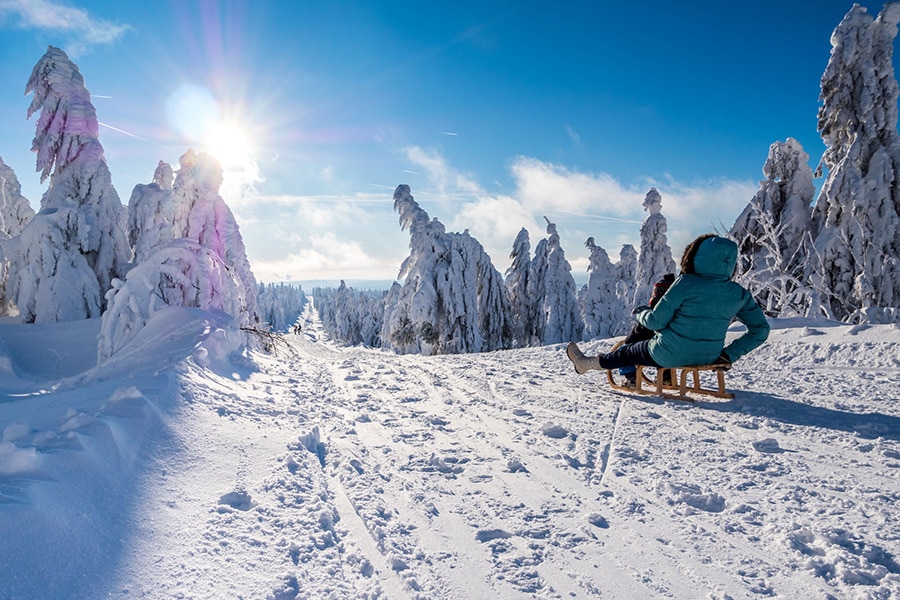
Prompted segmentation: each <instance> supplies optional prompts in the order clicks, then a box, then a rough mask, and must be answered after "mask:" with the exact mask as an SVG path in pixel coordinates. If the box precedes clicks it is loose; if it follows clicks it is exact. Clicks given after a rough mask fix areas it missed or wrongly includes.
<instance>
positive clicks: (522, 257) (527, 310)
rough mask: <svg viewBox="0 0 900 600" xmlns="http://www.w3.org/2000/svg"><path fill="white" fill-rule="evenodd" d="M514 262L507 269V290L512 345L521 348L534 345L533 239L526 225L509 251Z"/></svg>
mask: <svg viewBox="0 0 900 600" xmlns="http://www.w3.org/2000/svg"><path fill="white" fill-rule="evenodd" d="M509 257H510V258H511V259H512V264H511V265H510V267H509V268H508V269H507V270H506V280H505V283H506V291H507V293H508V294H509V323H510V333H511V336H512V345H513V347H515V348H521V347H525V346H530V345H532V344H533V343H534V342H533V338H534V333H535V332H534V324H533V323H532V322H531V315H532V307H531V298H530V296H528V293H527V290H528V276H529V273H530V272H531V241H530V239H529V237H528V230H527V229H525V228H524V227H523V228H522V229H521V230H520V231H519V233H518V235H516V239H515V241H513V247H512V251H511V252H510V253H509Z"/></svg>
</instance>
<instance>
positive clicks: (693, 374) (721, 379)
mask: <svg viewBox="0 0 900 600" xmlns="http://www.w3.org/2000/svg"><path fill="white" fill-rule="evenodd" d="M621 343H622V342H619V343H618V344H616V345H615V346H613V350H615V349H616V348H618V347H619V345H621ZM636 368H637V373H635V386H634V387H628V386H624V385H620V384H618V383H616V380H615V379H613V373H612V370H610V369H607V370H606V377H607V378H608V379H609V385H610V386H612V388H613V389H615V390H619V391H622V392H628V393H632V394H642V395H645V396H661V397H663V398H668V399H670V400H685V401H687V402H693V401H694V399H693V398H692V397H691V396H689V395H688V394H696V395H699V396H713V397H715V398H727V399H731V398H734V394H732V393H731V392H729V391H727V390H726V389H725V371H727V370H728V369H730V368H731V364H729V363H718V364H714V365H694V366H690V367H657V369H656V380H655V381H654V380H653V379H650V378H649V377H647V375H646V374H645V373H644V365H636ZM701 371H712V372H714V373H715V374H716V383H717V386H716V387H715V388H711V387H703V385H702V384H701V383H700V372H701ZM666 374H668V376H669V377H668V378H667V377H666ZM689 378H691V379H692V381H691V382H690V383H689V381H688V379H689ZM666 379H668V381H670V382H671V383H663V381H664V380H666Z"/></svg>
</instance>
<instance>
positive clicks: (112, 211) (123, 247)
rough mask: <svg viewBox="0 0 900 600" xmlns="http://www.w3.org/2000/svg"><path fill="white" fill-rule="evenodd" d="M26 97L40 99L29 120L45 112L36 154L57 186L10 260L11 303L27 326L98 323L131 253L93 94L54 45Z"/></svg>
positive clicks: (36, 71) (43, 174)
mask: <svg viewBox="0 0 900 600" xmlns="http://www.w3.org/2000/svg"><path fill="white" fill-rule="evenodd" d="M25 93H33V97H32V101H31V106H30V107H29V109H28V116H29V117H30V116H31V115H33V114H34V113H35V112H40V117H39V118H38V121H37V127H36V134H35V137H34V142H33V144H32V150H34V151H35V152H37V170H38V171H41V181H44V180H45V179H46V178H47V177H50V187H49V189H48V190H47V191H46V192H45V193H44V196H43V198H42V199H41V210H40V213H39V214H38V215H37V216H36V217H35V218H33V219H32V220H31V221H30V222H29V223H28V225H26V226H25V228H24V229H23V230H22V234H21V243H20V244H19V251H18V252H17V253H16V254H15V255H14V256H13V257H11V259H12V260H11V264H10V278H9V284H8V294H9V299H10V301H12V302H13V303H14V304H15V305H16V307H17V308H18V310H19V316H20V318H21V319H22V321H24V322H26V323H31V322H46V321H64V320H76V319H84V318H88V317H95V316H99V314H100V312H101V311H102V309H103V307H104V293H105V292H106V290H108V289H109V288H110V285H111V281H112V280H113V279H114V278H116V277H121V276H123V275H124V273H125V271H126V269H127V265H128V261H129V259H130V257H131V252H130V250H129V248H128V242H127V240H126V238H125V232H124V230H123V229H122V227H121V224H122V219H123V214H124V208H123V207H122V203H121V202H120V200H119V196H118V194H117V193H116V190H115V188H114V187H113V185H112V179H111V177H110V173H109V169H108V167H107V165H106V160H105V158H104V157H103V147H102V146H101V145H100V140H99V139H98V123H97V116H96V112H95V110H94V106H93V105H92V104H91V98H90V93H89V92H88V91H87V89H86V88H85V86H84V79H83V78H82V76H81V73H80V72H79V71H78V67H77V66H75V64H74V63H73V62H72V61H70V60H69V58H68V56H66V54H65V52H63V51H62V50H60V49H58V48H54V47H52V46H51V47H49V48H48V49H47V53H46V54H44V56H43V57H42V58H41V59H40V61H38V63H37V64H36V65H35V67H34V70H33V71H32V73H31V78H30V79H29V80H28V84H27V86H26V88H25Z"/></svg>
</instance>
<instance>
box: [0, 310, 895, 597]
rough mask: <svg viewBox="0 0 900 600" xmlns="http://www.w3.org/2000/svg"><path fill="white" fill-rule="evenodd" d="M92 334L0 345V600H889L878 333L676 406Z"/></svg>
mask: <svg viewBox="0 0 900 600" xmlns="http://www.w3.org/2000/svg"><path fill="white" fill-rule="evenodd" d="M98 330H99V320H96V319H95V320H88V321H79V322H72V323H62V324H55V325H2V326H0V339H2V341H3V342H4V344H5V346H6V348H5V349H4V348H2V346H0V432H2V442H0V540H2V545H0V597H2V598H4V599H14V598H41V599H48V598H66V599H76V598H92V599H93V598H116V599H119V598H203V599H209V598H245V599H255V598H274V599H277V600H285V599H293V598H310V599H313V598H315V599H318V598H389V599H400V600H405V599H412V598H440V599H469V598H479V599H481V598H485V599H486V598H491V599H493V598H529V597H532V598H720V599H724V598H757V597H780V598H792V599H793V598H880V599H887V598H897V597H900V391H898V390H900V350H898V349H900V328H898V327H897V326H872V327H859V326H857V327H851V326H848V325H843V324H838V323H833V322H826V321H817V322H775V323H773V331H772V335H771V337H770V340H769V342H768V343H767V344H766V345H764V346H763V347H762V348H760V349H758V350H756V351H755V352H753V353H751V354H750V355H749V356H748V357H746V358H745V359H744V360H742V361H741V362H740V363H739V364H738V365H736V367H735V368H734V369H733V370H732V371H731V372H730V373H729V374H728V383H729V387H730V388H731V389H733V390H735V391H736V393H737V397H736V399H734V400H704V401H698V402H696V403H685V402H678V401H662V400H660V399H658V398H654V397H638V396H633V395H627V394H621V393H616V392H613V391H611V390H610V389H608V387H607V386H606V385H605V382H604V375H603V374H602V373H600V372H596V371H593V372H590V373H589V374H586V375H584V376H577V375H575V373H574V371H573V370H572V368H571V366H570V365H569V363H568V361H567V360H566V358H565V355H564V352H563V347H562V346H561V345H554V346H547V347H542V348H528V349H523V350H514V351H502V352H493V353H487V354H478V355H471V354H470V355H456V356H435V357H422V356H396V355H393V354H388V353H385V352H383V351H379V350H370V349H364V348H340V347H337V346H335V345H333V344H331V343H330V342H329V341H327V340H325V339H324V337H323V336H322V334H321V332H320V330H319V329H318V328H317V326H316V324H315V323H310V324H308V325H307V326H306V327H304V331H303V333H302V334H301V335H296V336H295V335H291V336H287V338H286V339H287V341H288V343H289V346H288V345H285V346H282V347H280V348H279V350H278V353H277V355H265V354H253V355H252V356H251V357H250V358H249V359H246V358H244V359H235V358H233V357H229V355H228V352H229V351H230V349H231V348H232V345H233V343H234V341H235V340H233V339H232V338H233V337H234V336H233V334H231V333H229V330H228V329H227V327H223V324H222V323H221V322H220V321H218V320H217V318H216V317H214V316H213V315H211V314H210V313H207V312H203V311H199V310H196V309H171V310H167V311H165V312H163V313H160V314H158V315H157V316H156V317H155V318H154V320H153V321H152V322H151V323H150V324H149V325H148V327H147V328H146V329H144V330H143V331H142V332H141V334H140V335H139V336H138V337H137V338H136V339H135V340H134V341H133V343H132V344H131V345H130V346H129V348H128V349H127V350H126V351H123V352H121V353H120V354H119V355H117V357H116V358H114V360H113V361H111V362H110V363H108V364H106V365H104V366H102V367H96V366H95V362H96V361H95V356H96V341H95V339H96V335H97V332H98ZM609 345H610V342H609V341H599V342H593V343H588V344H583V345H582V347H583V348H584V349H585V350H586V351H588V352H592V351H595V350H597V349H603V348H607V347H609ZM3 356H8V357H9V360H4V359H3Z"/></svg>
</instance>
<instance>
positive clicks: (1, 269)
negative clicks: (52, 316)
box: [0, 158, 34, 315]
mask: <svg viewBox="0 0 900 600" xmlns="http://www.w3.org/2000/svg"><path fill="white" fill-rule="evenodd" d="M33 218H34V209H32V208H31V204H30V203H29V202H28V199H27V198H25V197H24V196H23V195H22V186H21V184H19V179H18V178H17V177H16V173H15V171H13V170H12V168H11V167H9V166H8V165H7V164H6V163H4V162H3V159H2V158H0V315H10V314H15V307H14V306H13V305H12V304H11V303H10V302H9V300H8V298H7V291H6V284H7V282H8V281H9V268H10V263H11V261H12V257H14V256H15V255H16V253H17V252H18V248H19V239H18V235H19V234H20V233H22V230H23V229H24V228H25V225H27V224H28V222H29V221H31V219H33Z"/></svg>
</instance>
